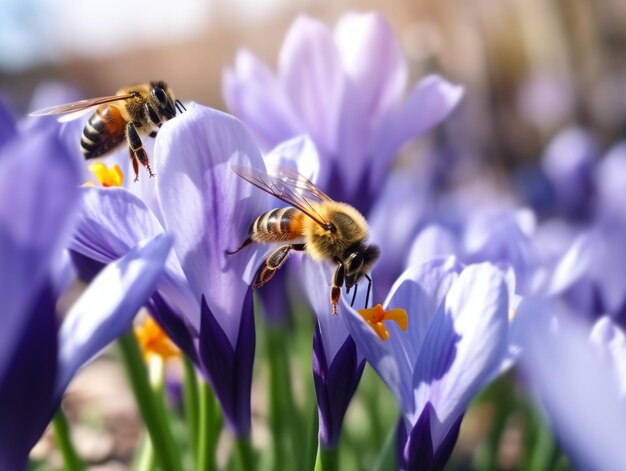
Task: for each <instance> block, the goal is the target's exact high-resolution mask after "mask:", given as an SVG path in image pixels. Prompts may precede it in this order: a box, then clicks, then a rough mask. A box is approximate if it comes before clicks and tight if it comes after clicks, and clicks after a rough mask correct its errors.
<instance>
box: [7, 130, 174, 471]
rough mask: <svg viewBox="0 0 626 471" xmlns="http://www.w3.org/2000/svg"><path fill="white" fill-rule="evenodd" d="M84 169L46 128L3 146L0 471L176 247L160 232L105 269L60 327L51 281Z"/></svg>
mask: <svg viewBox="0 0 626 471" xmlns="http://www.w3.org/2000/svg"><path fill="white" fill-rule="evenodd" d="M79 175H80V170H79V168H78V167H77V165H76V163H75V161H74V160H72V159H71V157H69V155H67V153H66V152H65V151H64V147H63V146H62V144H61V143H60V142H59V141H58V140H57V139H56V138H55V137H53V135H52V134H50V133H45V134H36V133H28V134H24V135H20V136H18V137H14V138H13V139H12V140H11V142H9V143H8V144H6V145H5V146H4V147H3V148H2V151H1V152H0V260H2V263H1V264H0V298H1V299H2V302H3V305H2V309H1V310H0V316H1V318H2V322H3V329H2V332H0V345H1V347H0V416H2V420H1V421H0V468H2V469H25V468H26V464H27V459H28V452H29V451H30V449H31V448H32V446H33V445H34V444H35V442H36V441H37V439H38V438H39V436H40V435H41V434H42V433H43V431H44V429H45V427H46V425H47V424H48V422H49V421H50V419H51V418H52V416H53V414H54V412H55V410H56V408H57V407H58V406H59V404H60V401H61V397H62V394H63V392H64V391H65V388H66V387H67V385H68V384H69V382H70V380H71V379H72V377H73V376H74V374H75V373H76V371H77V370H78V369H79V368H80V367H81V366H82V365H83V364H85V363H86V362H87V361H88V360H89V359H90V358H92V357H93V356H94V355H95V354H96V353H97V352H98V351H99V350H101V349H102V348H103V347H104V346H105V345H107V344H108V343H109V342H110V341H111V340H113V339H114V338H115V337H117V336H118V335H120V334H121V333H122V332H124V330H126V329H128V328H129V327H130V325H131V322H132V318H133V317H134V315H135V314H136V312H137V310H138V309H139V307H141V305H142V304H143V303H144V302H145V301H146V300H147V298H148V296H149V295H150V293H151V292H152V291H153V290H154V287H155V286H156V281H157V279H158V277H159V276H160V275H161V273H162V269H163V262H164V260H165V257H166V255H167V253H168V252H169V250H170V247H171V239H170V238H169V237H168V236H160V237H159V238H158V239H156V240H152V241H149V242H147V243H146V244H143V245H142V246H141V247H137V248H135V249H133V250H132V251H131V252H130V253H129V254H128V255H127V256H126V257H125V258H123V259H121V260H119V261H118V262H116V263H115V264H113V265H111V266H109V267H107V269H106V270H105V271H103V272H102V274H101V275H100V276H99V277H98V278H97V279H96V280H95V281H94V283H93V284H92V285H90V286H89V287H88V288H87V290H86V291H85V292H84V293H83V295H82V296H81V297H80V298H79V299H78V300H77V301H76V303H75V304H74V305H73V306H72V308H71V309H70V311H69V313H68V314H67V316H66V318H65V320H64V322H63V324H62V326H61V327H60V329H59V328H57V313H56V301H57V297H58V295H59V293H58V292H56V290H55V287H54V286H53V284H52V283H51V281H52V276H53V272H54V268H55V267H54V266H55V263H56V260H57V257H58V255H59V254H60V251H61V248H62V246H63V244H64V242H65V240H66V238H67V236H68V230H69V228H70V225H71V223H72V221H73V216H74V212H75V210H76V206H77V196H78V185H79V182H80V177H79Z"/></svg>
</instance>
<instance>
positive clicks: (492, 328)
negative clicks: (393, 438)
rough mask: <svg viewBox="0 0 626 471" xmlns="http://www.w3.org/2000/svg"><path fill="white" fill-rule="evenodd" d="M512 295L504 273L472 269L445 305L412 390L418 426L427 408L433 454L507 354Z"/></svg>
mask: <svg viewBox="0 0 626 471" xmlns="http://www.w3.org/2000/svg"><path fill="white" fill-rule="evenodd" d="M508 306H509V300H508V290H507V286H506V283H505V281H504V278H503V277H502V274H501V272H500V270H498V269H497V268H496V267H494V266H493V265H491V264H488V263H485V264H480V265H471V266H469V267H468V268H466V269H465V270H463V272H462V273H461V275H460V276H459V279H458V280H457V281H456V283H455V284H454V286H452V288H451V289H450V292H449V293H448V295H447V296H446V298H445V300H444V301H443V303H442V304H441V305H440V307H439V309H438V312H437V315H436V316H435V318H434V319H433V322H432V323H431V326H430V328H429V330H428V333H427V334H426V337H425V339H424V342H423V344H422V348H421V351H420V355H419V358H418V360H417V364H416V366H415V372H414V376H413V386H414V388H415V404H416V408H415V410H416V416H415V417H413V418H412V419H413V422H415V421H416V420H417V418H418V416H419V414H421V412H422V410H423V409H424V407H425V406H426V404H427V403H428V402H430V403H431V404H432V406H433V407H434V411H435V413H436V420H431V433H432V441H433V448H434V449H437V447H438V446H439V444H440V443H441V440H442V439H443V438H444V437H445V435H446V433H447V432H448V430H449V428H450V426H451V425H452V424H453V423H454V422H455V421H456V420H457V419H458V418H459V417H460V416H461V414H463V412H464V411H465V410H466V409H467V407H468V406H469V403H470V401H471V400H472V398H473V397H474V395H475V394H476V393H478V391H479V390H480V389H481V388H482V386H483V385H484V384H485V381H486V380H487V379H488V375H489V373H490V372H491V371H492V370H493V368H494V367H495V365H497V364H498V363H499V362H500V361H501V359H502V357H503V355H504V353H505V349H506V338H507V326H508Z"/></svg>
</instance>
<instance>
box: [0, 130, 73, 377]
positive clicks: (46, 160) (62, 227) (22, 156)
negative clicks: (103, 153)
mask: <svg viewBox="0 0 626 471" xmlns="http://www.w3.org/2000/svg"><path fill="white" fill-rule="evenodd" d="M78 175H79V170H78V168H77V167H76V165H75V164H74V162H73V161H72V159H71V158H69V157H68V155H67V154H66V153H65V152H64V149H63V146H62V145H61V144H60V143H59V141H58V140H57V139H55V138H54V136H52V135H51V134H36V135H35V134H29V135H22V136H20V137H18V138H16V139H13V140H12V141H11V142H10V143H9V144H7V145H6V146H4V147H3V148H2V152H1V153H0V260H2V266H1V268H0V299H2V311H1V312H2V325H3V327H2V333H0V375H1V374H2V370H3V369H4V367H5V365H6V362H7V357H8V352H10V351H12V350H13V347H14V345H15V342H16V341H17V339H18V338H20V336H21V331H22V328H23V327H24V326H25V325H26V316H24V315H23V312H24V310H26V309H28V308H29V305H30V304H31V303H32V302H33V296H32V293H37V292H39V290H40V289H41V285H42V283H43V282H44V281H45V280H47V277H48V276H49V270H50V266H51V264H52V262H53V260H54V257H55V256H56V254H58V253H60V251H61V249H62V247H61V244H62V243H63V242H62V241H63V240H64V237H65V236H66V235H67V231H68V229H69V224H70V222H71V219H72V216H73V213H74V209H75V206H76V203H77V198H76V196H77V194H76V193H77V186H78V183H79V180H78Z"/></svg>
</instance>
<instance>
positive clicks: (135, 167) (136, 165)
mask: <svg viewBox="0 0 626 471" xmlns="http://www.w3.org/2000/svg"><path fill="white" fill-rule="evenodd" d="M128 153H129V154H130V161H131V162H132V163H133V170H134V171H135V180H134V181H136V182H138V181H139V161H138V160H137V158H136V157H135V154H133V150H132V149H131V148H130V147H129V148H128Z"/></svg>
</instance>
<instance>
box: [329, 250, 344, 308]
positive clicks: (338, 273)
mask: <svg viewBox="0 0 626 471" xmlns="http://www.w3.org/2000/svg"><path fill="white" fill-rule="evenodd" d="M335 262H337V265H338V266H337V269H336V270H335V275H334V276H333V284H332V285H331V287H330V304H331V305H332V308H333V316H336V315H337V304H338V303H339V297H340V296H341V287H342V286H343V281H344V278H345V274H346V268H345V267H344V265H343V262H342V261H341V260H339V259H335Z"/></svg>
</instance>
